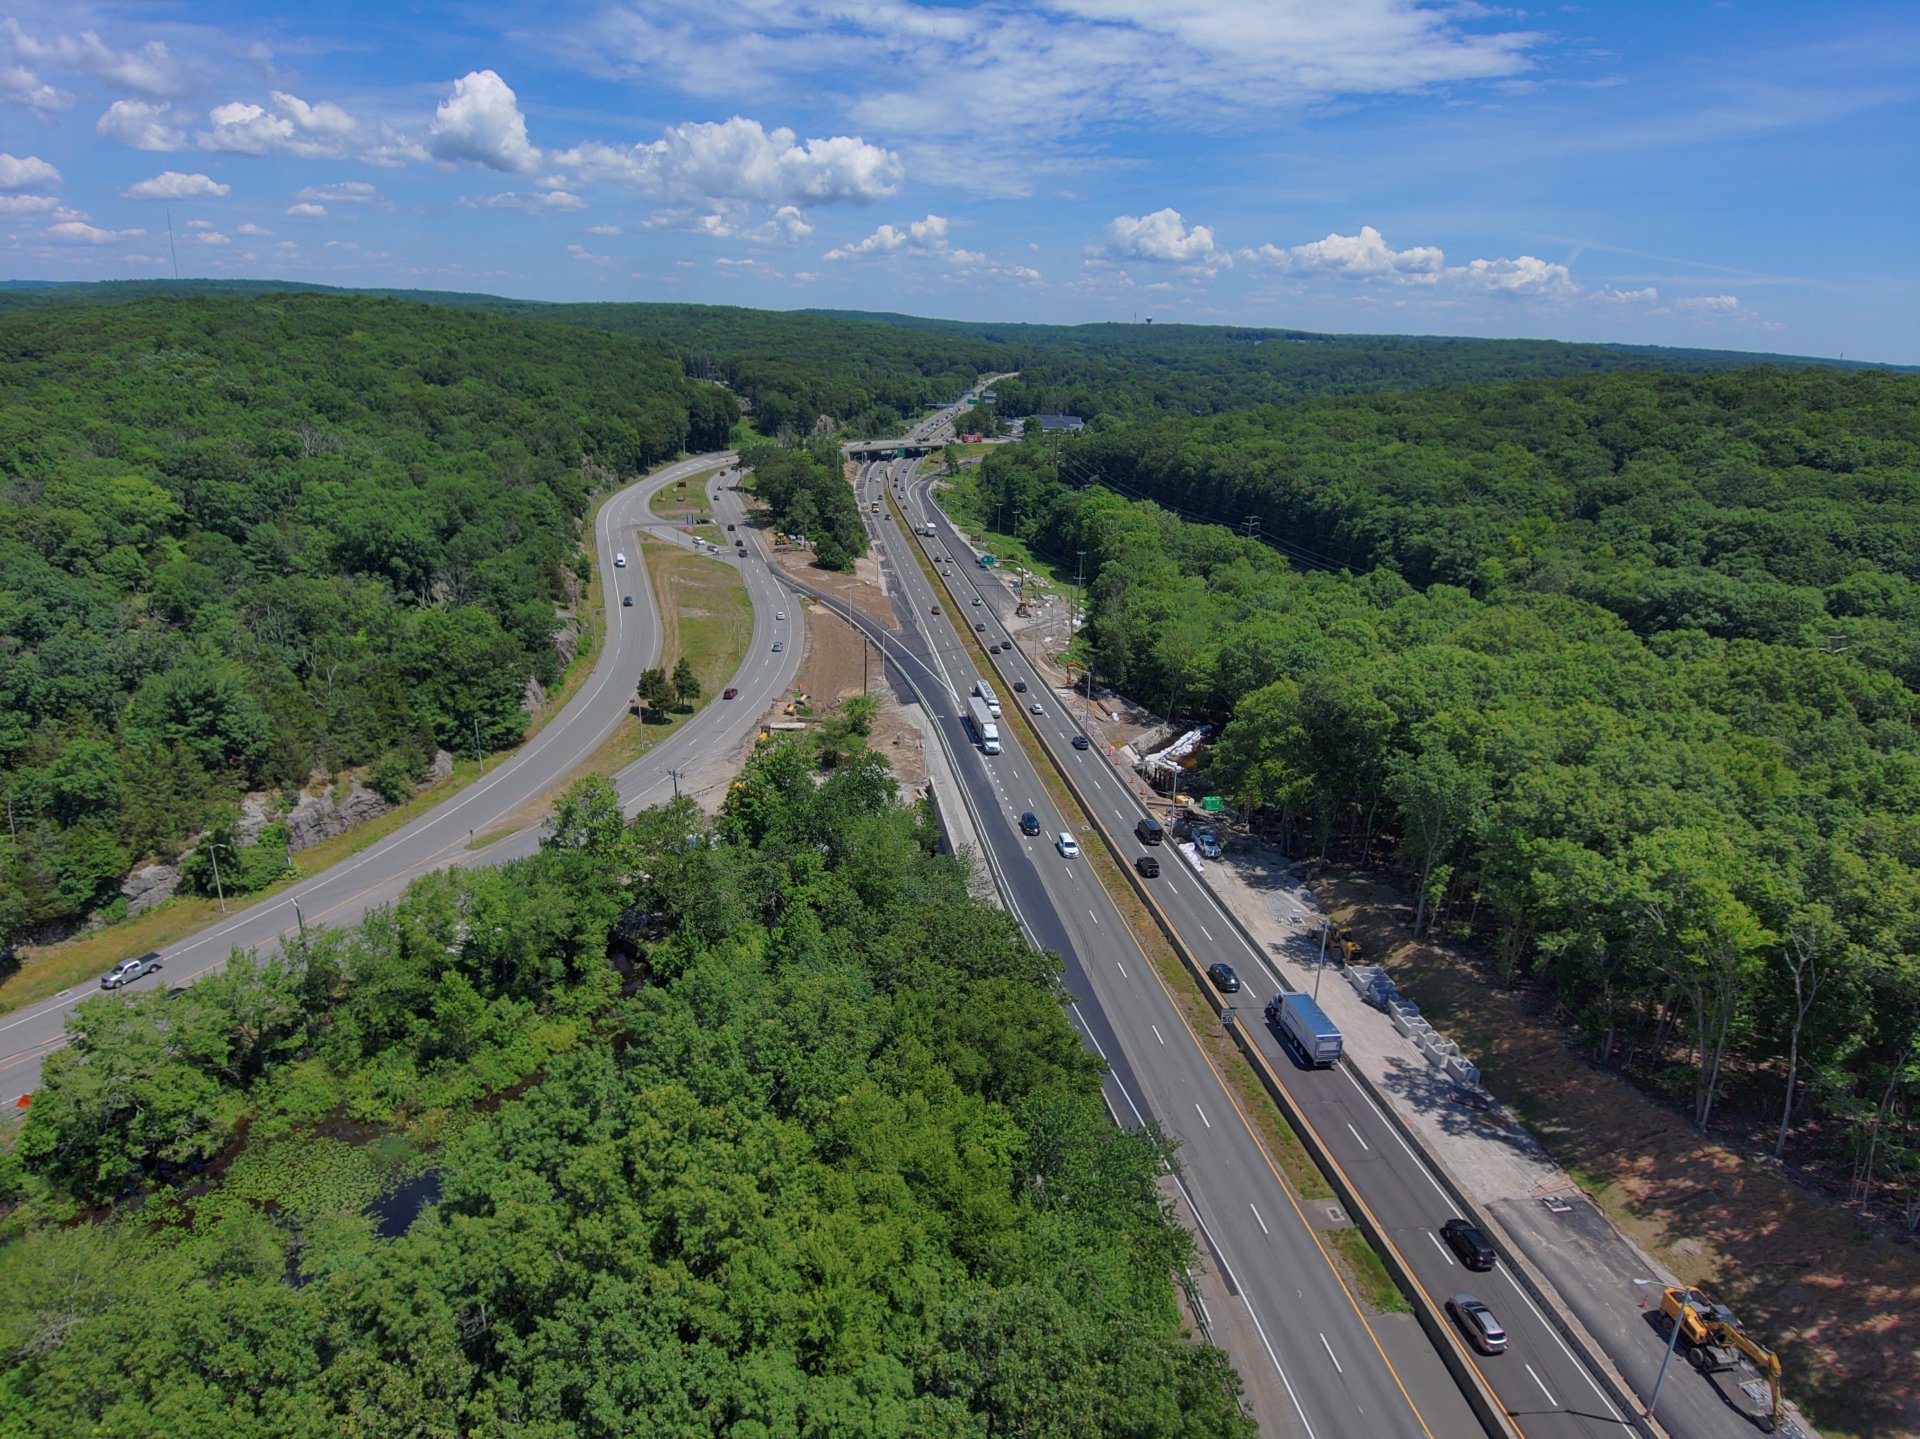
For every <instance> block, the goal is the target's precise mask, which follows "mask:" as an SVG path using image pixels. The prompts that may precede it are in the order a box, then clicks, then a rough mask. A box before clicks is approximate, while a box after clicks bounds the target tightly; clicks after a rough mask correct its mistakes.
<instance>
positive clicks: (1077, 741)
mask: <svg viewBox="0 0 1920 1439" xmlns="http://www.w3.org/2000/svg"><path fill="white" fill-rule="evenodd" d="M1073 747H1074V748H1075V749H1091V748H1092V747H1093V741H1092V740H1090V739H1088V738H1087V737H1086V736H1085V735H1083V734H1077V735H1075V736H1074V737H1073Z"/></svg>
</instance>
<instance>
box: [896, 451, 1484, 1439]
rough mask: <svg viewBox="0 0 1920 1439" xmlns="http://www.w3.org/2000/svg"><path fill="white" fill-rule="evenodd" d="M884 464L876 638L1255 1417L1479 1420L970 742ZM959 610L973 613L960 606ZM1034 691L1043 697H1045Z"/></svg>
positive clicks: (959, 656) (1008, 752)
mask: <svg viewBox="0 0 1920 1439" xmlns="http://www.w3.org/2000/svg"><path fill="white" fill-rule="evenodd" d="M902 468H903V469H904V468H905V467H904V466H903V467H902ZM890 469H891V467H890V466H885V465H879V466H873V467H870V469H869V470H868V472H867V474H866V476H864V477H863V479H862V481H861V486H860V491H859V498H860V506H861V512H862V514H863V515H864V516H866V518H867V520H868V523H869V525H870V527H871V528H872V529H873V530H874V532H875V535H876V548H877V550H878V553H879V556H880V561H881V566H882V570H883V573H884V575H885V578H886V585H887V590H888V593H889V595H890V597H891V598H892V601H893V608H894V613H895V616H896V618H897V619H898V620H899V622H900V629H899V631H898V633H897V635H895V634H889V635H888V640H889V642H886V643H883V646H882V647H883V649H885V651H886V653H887V655H888V658H889V660H890V661H892V662H893V664H894V666H895V668H896V670H897V671H898V672H900V673H901V674H902V675H903V676H904V677H905V678H906V680H907V682H908V683H909V685H910V686H911V687H912V688H914V689H915V690H917V691H919V692H920V693H921V694H922V695H924V696H925V699H926V702H927V704H928V706H929V709H930V712H931V714H932V716H933V718H934V722H935V724H936V725H937V726H938V729H939V732H940V737H941V739H942V741H943V743H944V747H945V748H946V749H947V751H948V752H949V753H950V754H951V755H953V756H954V761H955V763H954V768H955V771H956V777H957V778H958V780H959V782H960V784H961V785H962V787H963V789H964V791H965V795H966V800H967V803H968V805H969V807H970V808H971V809H972V810H973V812H974V813H975V814H976V815H977V816H978V818H979V820H980V822H981V826H982V829H983V831H984V833H985V835H986V839H987V843H988V845H989V846H990V853H989V854H988V855H987V856H985V858H986V860H987V863H988V865H989V867H990V869H991V871H992V873H993V875H994V877H995V879H996V880H997V882H998V883H999V885H1000V887H1001V889H1002V892H1003V893H1004V894H1005V895H1006V897H1007V900H1008V903H1009V905H1010V907H1011V908H1012V910H1013V912H1014V914H1015V916H1016V918H1017V919H1018V920H1019V921H1020V922H1021V924H1022V925H1023V927H1024V928H1025V929H1026V931H1027V933H1028V934H1029V936H1030V937H1031V938H1032V939H1033V941H1034V942H1035V943H1036V944H1038V945H1041V946H1044V947H1045V948H1048V949H1051V950H1054V951H1055V952H1057V953H1058V954H1059V955H1060V956H1061V958H1062V960H1063V961H1064V963H1065V966H1066V982H1067V985H1068V988H1069V990H1070V991H1071V992H1072V993H1073V994H1074V995H1075V996H1076V997H1077V998H1078V1000H1079V1003H1078V1004H1077V1005H1076V1007H1075V1014H1076V1018H1077V1019H1078V1020H1079V1022H1080V1023H1081V1025H1082V1027H1083V1030H1084V1031H1085V1032H1086V1033H1087V1034H1088V1035H1089V1038H1090V1041H1091V1042H1092V1043H1093V1045H1094V1046H1095V1047H1096V1048H1097V1049H1098V1050H1099V1052H1100V1053H1101V1054H1102V1055H1103V1056H1104V1057H1105V1058H1106V1059H1107V1060H1108V1061H1109V1063H1110V1064H1111V1065H1112V1066H1113V1070H1114V1074H1113V1077H1112V1080H1111V1082H1110V1091H1109V1092H1110V1101H1109V1102H1110V1104H1112V1106H1113V1107H1114V1109H1115V1111H1116V1113H1117V1115H1118V1117H1119V1118H1120V1119H1121V1120H1122V1122H1130V1123H1142V1122H1146V1121H1149V1120H1151V1121H1154V1122H1157V1123H1158V1125H1159V1126H1160V1128H1161V1129H1162V1130H1163V1131H1164V1132H1166V1133H1167V1134H1169V1135H1170V1136H1172V1137H1174V1138H1176V1139H1177V1140H1178V1141H1179V1145H1180V1158H1181V1163H1182V1166H1183V1169H1184V1186H1185V1197H1186V1199H1187V1200H1188V1202H1189V1203H1190V1204H1191V1206H1192V1213H1193V1216H1194V1218H1195V1222H1196V1223H1195V1227H1196V1230H1197V1232H1198V1233H1199V1234H1200V1236H1201V1242H1202V1246H1203V1249H1204V1251H1205V1256H1204V1257H1205V1258H1206V1259H1207V1260H1208V1262H1209V1263H1210V1264H1211V1265H1212V1267H1214V1268H1215V1269H1216V1271H1217V1272H1218V1273H1219V1275H1220V1276H1221V1278H1222V1280H1223V1281H1224V1283H1225V1286H1226V1288H1227V1291H1228V1293H1229V1294H1231V1295H1233V1296H1234V1298H1235V1300H1236V1302H1237V1303H1238V1304H1239V1305H1241V1306H1242V1307H1243V1310H1244V1328H1245V1330H1246V1332H1247V1333H1248V1334H1249V1335H1250V1336H1251V1338H1252V1343H1251V1345H1250V1346H1249V1345H1236V1346H1234V1348H1235V1352H1236V1358H1237V1360H1238V1361H1239V1363H1240V1365H1241V1367H1242V1374H1243V1377H1244V1378H1245V1380H1246V1381H1247V1387H1248V1392H1249V1396H1250V1398H1251V1399H1252V1401H1253V1403H1254V1407H1255V1412H1256V1415H1257V1417H1258V1418H1259V1419H1260V1421H1261V1424H1262V1431H1263V1432H1264V1433H1268V1434H1300V1435H1305V1436H1308V1439H1315V1436H1319V1439H1332V1436H1344V1435H1369V1436H1372V1435H1378V1436H1383V1439H1385V1436H1393V1435H1405V1436H1415V1435H1425V1436H1429V1439H1433V1436H1456V1435H1467V1434H1479V1433H1481V1432H1483V1431H1482V1429H1481V1426H1480V1424H1479V1423H1478V1421H1477V1420H1476V1419H1475V1418H1474V1416H1473V1414H1472V1413H1471V1411H1470V1410H1469V1409H1468V1407H1467V1405H1466V1403H1465V1401H1464V1399H1463V1398H1462V1396H1461V1394H1460V1392H1459V1390H1458V1388H1457V1387H1456V1386H1455V1384H1454V1382H1453V1380H1452V1378H1451V1377H1450V1376H1449V1375H1448V1374H1447V1372H1446V1370H1445V1369H1444V1367H1443V1366H1442V1364H1441V1362H1440V1360H1439V1357H1438V1356H1437V1355H1436V1354H1435V1353H1434V1351H1433V1349H1432V1347H1431V1345H1430V1344H1429V1343H1428V1342H1427V1340H1426V1337H1425V1335H1424V1334H1423V1333H1422V1332H1421V1331H1420V1330H1419V1328H1418V1327H1417V1326H1416V1325H1415V1323H1414V1322H1413V1321H1412V1320H1410V1319H1408V1318H1406V1317H1405V1316H1385V1317H1377V1316H1368V1315H1366V1314H1364V1313H1363V1312H1362V1310H1361V1307H1360V1306H1359V1305H1358V1304H1357V1303H1356V1301H1355V1300H1354V1298H1353V1296H1352V1295H1350V1294H1349V1293H1348V1291H1347V1288H1346V1286H1345V1284H1344V1283H1343V1281H1342V1279H1341V1276H1340V1274H1339V1272H1338V1270H1337V1269H1336V1268H1335V1267H1334V1265H1333V1263H1332V1261H1330V1260H1329V1259H1328V1257H1327V1255H1326V1254H1325V1252H1324V1251H1323V1250H1322V1248H1321V1246H1320V1244H1319V1242H1318V1240H1316V1239H1315V1237H1314V1235H1313V1232H1312V1230H1313V1225H1314V1224H1315V1222H1316V1220H1317V1219H1318V1216H1315V1215H1311V1214H1309V1213H1308V1212H1307V1211H1305V1210H1303V1209H1302V1208H1300V1207H1297V1206H1296V1205H1295V1204H1294V1202H1293V1200H1292V1198H1291V1197H1290V1191H1289V1190H1288V1188H1287V1186H1286V1185H1285V1183H1284V1182H1283V1181H1282V1180H1281V1178H1280V1176H1279V1174H1278V1173H1277V1172H1276V1171H1275V1170H1274V1168H1273V1167H1272V1165H1271V1162H1270V1161H1269V1160H1268V1158H1267V1156H1266V1152H1265V1150H1264V1149H1263V1148H1262V1147H1261V1145H1260V1143H1259V1142H1258V1140H1257V1139H1256V1137H1255V1135H1254V1132H1253V1129H1252V1126H1251V1123H1250V1121H1249V1119H1248V1118H1247V1116H1246V1115H1245V1114H1243V1113H1242V1111H1241V1110H1240V1108H1239V1106H1238V1103H1237V1101H1236V1099H1235V1098H1234V1096H1233V1094H1232V1093H1231V1091H1230V1090H1229V1088H1228V1087H1227V1085H1226V1084H1225V1083H1224V1082H1223V1080H1222V1077H1221V1076H1220V1075H1219V1074H1218V1073H1217V1072H1216V1071H1215V1070H1214V1068H1213V1067H1212V1064H1211V1062H1210V1061H1209V1059H1208V1056H1207V1055H1206V1053H1205V1052H1204V1050H1203V1049H1202V1048H1201V1046H1200V1043H1199V1042H1198V1040H1197V1039H1196V1038H1195V1036H1194V1035H1193V1034H1192V1032H1191V1031H1190V1030H1189V1029H1188V1028H1187V1021H1186V1020H1185V1018H1184V1010H1183V1008H1182V1006H1181V1005H1180V1003H1179V1002H1178V1001H1177V999H1176V998H1175V996H1174V995H1173V994H1172V993H1170V992H1169V991H1168V990H1167V988H1165V987H1164V985H1163V984H1162V982H1161V980H1160V978H1159V976H1158V971H1157V970H1156V969H1155V967H1154V966H1153V964H1152V962H1151V961H1150V960H1148V959H1147V957H1146V956H1145V955H1144V954H1143V953H1142V952H1141V950H1140V948H1139V947H1138V945H1137V944H1136V942H1135V940H1134V939H1133V937H1132V935H1131V932H1130V931H1129V930H1128V928H1127V925H1126V922H1125V920H1124V919H1123V918H1122V916H1121V914H1120V912H1119V910H1118V909H1117V908H1115V906H1114V904H1113V902H1112V900H1111V898H1110V897H1109V895H1108V894H1107V891H1106V890H1105V888H1104V887H1103V886H1102V885H1101V884H1100V882H1099V880H1098V879H1097V877H1096V876H1095V875H1094V874H1093V873H1092V872H1091V870H1090V869H1089V867H1088V863H1087V860H1086V859H1085V858H1084V857H1082V858H1078V859H1068V858H1063V857H1061V856H1060V855H1059V854H1058V853H1057V852H1056V850H1055V848H1054V846H1053V836H1054V835H1056V834H1057V833H1059V832H1060V831H1062V830H1067V829H1072V830H1073V831H1074V832H1076V833H1077V834H1079V837H1080V839H1081V842H1082V843H1083V844H1088V843H1094V842H1097V841H1094V840H1093V839H1092V838H1091V837H1090V836H1088V835H1086V834H1085V833H1084V832H1083V831H1082V827H1081V826H1080V825H1078V824H1071V823H1070V822H1069V821H1068V820H1066V819H1064V818H1063V817H1062V816H1061V815H1060V814H1059V813H1058V812H1057V811H1056V809H1055V807H1054V805H1053V803H1052V801H1051V799H1050V798H1049V795H1048V791H1047V789H1046V787H1045V786H1044V785H1043V784H1042V783H1041V781H1040V777H1039V775H1038V774H1037V773H1036V772H1035V770H1034V769H1033V767H1032V766H1031V764H1030V763H1029V762H1028V760H1027V757H1026V756H1025V755H1024V754H1023V753H1022V751H1021V749H1020V748H1019V747H1018V746H1017V745H1014V744H1008V746H1007V748H1006V749H1005V750H1004V752H1003V753H1001V754H999V755H996V756H991V757H989V756H985V755H982V754H981V753H980V751H979V749H978V748H977V746H975V745H974V744H973V742H972V740H971V738H970V736H969V735H968V733H967V731H966V729H965V726H964V724H963V722H962V720H961V718H960V716H961V714H962V713H963V710H964V696H965V694H966V692H967V691H968V690H969V689H970V687H971V686H972V683H973V680H974V678H975V676H976V666H975V661H974V659H973V657H972V655H971V654H970V652H969V651H968V649H967V647H966V644H965V641H964V640H963V639H962V638H961V637H960V636H959V635H958V634H957V633H956V632H955V631H954V629H953V628H952V626H950V625H948V624H946V623H944V622H943V621H942V620H940V619H935V618H933V617H932V615H931V609H932V606H933V605H934V604H935V603H936V602H937V601H936V597H935V595H934V594H933V592H932V591H931V590H930V589H929V587H928V585H927V583H926V580H925V577H924V575H923V574H922V573H921V571H920V570H919V568H918V566H917V564H916V563H915V562H914V559H913V557H912V555H911V553H910V552H906V551H905V550H904V549H903V546H902V537H901V536H899V535H898V533H897V531H898V529H899V526H898V524H897V523H893V522H891V521H890V520H889V519H887V518H886V517H885V516H886V511H885V510H884V509H883V511H882V514H880V515H876V514H874V513H873V512H872V509H871V504H872V500H873V499H874V498H875V497H876V496H877V495H878V493H879V490H878V489H877V488H876V486H881V485H884V484H885V483H886V481H885V479H884V475H885V474H886V473H887V472H888V471H889V470H890ZM957 568H958V567H957V566H956V570H957ZM983 609H984V605H983ZM958 618H959V619H960V621H961V622H962V623H971V622H972V621H973V618H974V616H973V614H972V613H971V612H970V611H969V612H964V613H962V614H961V615H960V616H959V617H958ZM981 622H983V623H992V622H990V621H985V620H982V621H981ZM875 628H876V629H879V628H880V627H878V626H875ZM882 633H887V632H885V631H884V630H883V631H882ZM1000 698H1001V699H1002V701H1003V705H1005V706H1007V707H1009V708H1008V713H1007V715H1006V726H1007V728H1011V727H1013V726H1014V725H1016V724H1017V721H1015V720H1014V719H1013V716H1012V714H1011V710H1010V706H1011V702H1012V700H1013V698H1014V696H1012V695H1011V693H1010V692H1008V691H1007V690H1006V688H1005V686H1004V685H1003V686H1002V690H1001V695H1000ZM1046 703H1047V707H1048V708H1050V709H1052V708H1057V705H1055V704H1053V703H1052V701H1051V697H1050V696H1049V698H1048V701H1047V702H1046ZM1003 733H1005V730H1003ZM1028 810H1031V811H1032V812H1033V813H1034V814H1035V815H1037V816H1038V817H1039V819H1040V822H1041V829H1042V833H1041V834H1040V835H1039V836H1038V837H1032V838H1030V837H1028V836H1025V835H1023V834H1021V833H1020V830H1019V828H1018V823H1017V821H1018V818H1019V816H1020V814H1021V813H1022V812H1023V811H1028ZM1221 1318H1222V1316H1215V1319H1216V1322H1218V1321H1219V1320H1220V1319H1221ZM1249 1348H1251V1353H1249ZM1256 1359H1264V1361H1265V1363H1264V1365H1259V1364H1256V1363H1254V1362H1252V1361H1254V1360H1256Z"/></svg>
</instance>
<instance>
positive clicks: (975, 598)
mask: <svg viewBox="0 0 1920 1439" xmlns="http://www.w3.org/2000/svg"><path fill="white" fill-rule="evenodd" d="M973 602H974V603H975V604H976V605H977V604H979V603H980V596H978V595H975V596H974V597H973Z"/></svg>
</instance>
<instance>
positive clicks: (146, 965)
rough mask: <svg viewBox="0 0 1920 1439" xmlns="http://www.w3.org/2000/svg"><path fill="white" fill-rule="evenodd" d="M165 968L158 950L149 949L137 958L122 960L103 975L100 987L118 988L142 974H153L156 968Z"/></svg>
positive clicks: (130, 982)
mask: <svg viewBox="0 0 1920 1439" xmlns="http://www.w3.org/2000/svg"><path fill="white" fill-rule="evenodd" d="M165 968H166V965H165V964H163V963H162V962H161V959H160V955H159V953H158V951H154V950H149V951H148V952H147V953H146V954H143V955H140V956H138V957H137V958H134V959H123V960H121V961H120V962H119V963H118V964H116V965H115V966H114V967H113V968H112V969H110V970H108V971H107V972H106V973H105V974H103V975H101V976H100V987H101V988H102V989H118V988H119V987H120V986H121V985H123V984H132V983H133V982H134V981H135V980H136V979H138V978H140V977H141V976H142V975H146V974H152V973H154V972H155V971H156V970H161V969H165Z"/></svg>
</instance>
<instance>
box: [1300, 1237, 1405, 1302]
mask: <svg viewBox="0 0 1920 1439" xmlns="http://www.w3.org/2000/svg"><path fill="white" fill-rule="evenodd" d="M1320 1238H1321V1241H1322V1242H1323V1243H1324V1244H1325V1245H1326V1246H1327V1247H1328V1248H1329V1249H1331V1250H1332V1251H1333V1252H1334V1254H1335V1256H1337V1257H1338V1259H1339V1260H1340V1262H1341V1265H1342V1267H1344V1268H1345V1270H1346V1272H1347V1278H1348V1279H1349V1280H1350V1281H1352V1284H1351V1287H1352V1288H1354V1289H1357V1290H1358V1291H1359V1294H1360V1298H1361V1299H1362V1300H1364V1301H1365V1302H1366V1304H1367V1305H1368V1306H1369V1307H1370V1308H1371V1309H1373V1310H1374V1312H1375V1313H1378V1314H1411V1313H1413V1304H1412V1302H1411V1301H1409V1300H1408V1298H1407V1296H1406V1295H1405V1294H1402V1293H1401V1292H1400V1286H1399V1285H1398V1284H1395V1283H1394V1282H1393V1276H1392V1275H1391V1274H1389V1273H1387V1265H1386V1261H1385V1260H1383V1259H1382V1258H1381V1257H1380V1251H1379V1250H1377V1249H1375V1248H1374V1247H1373V1246H1372V1245H1371V1244H1369V1243H1368V1242H1367V1236H1366V1235H1364V1234H1362V1233H1361V1232H1360V1231H1359V1230H1358V1229H1329V1230H1326V1231H1325V1232H1324V1233H1322V1234H1321V1236H1320Z"/></svg>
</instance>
